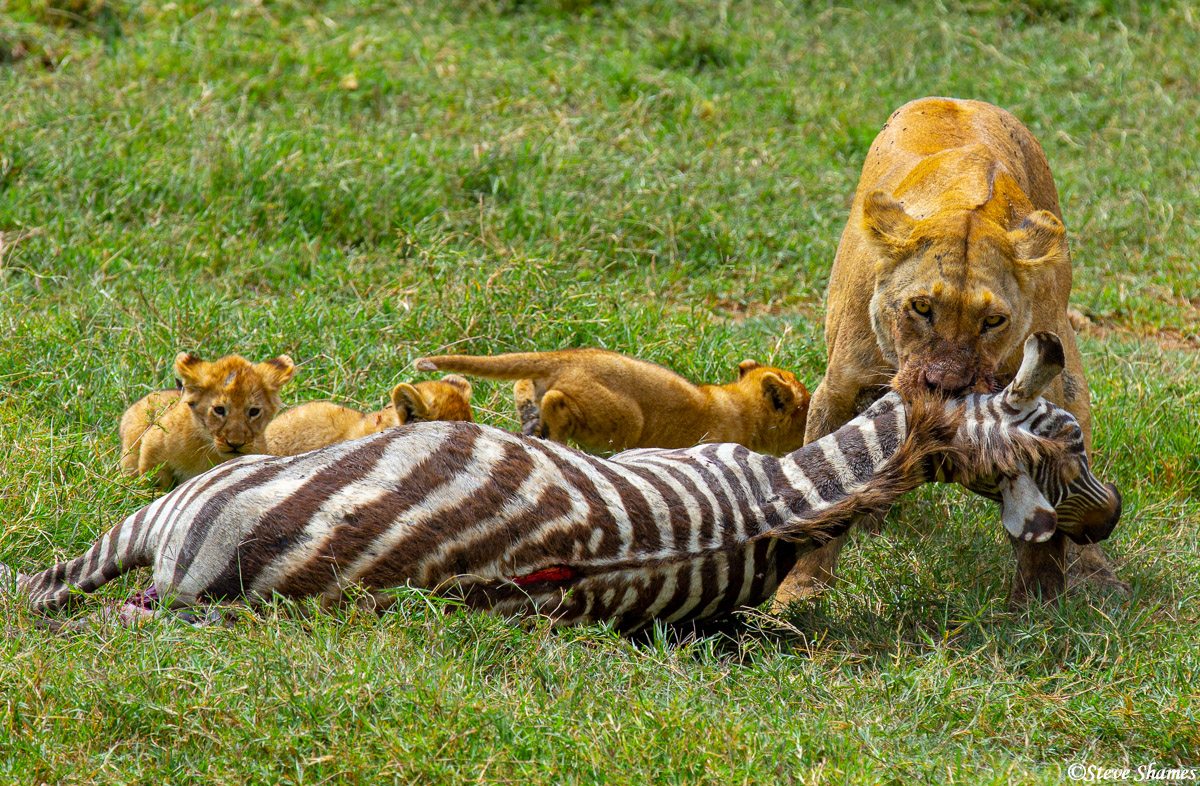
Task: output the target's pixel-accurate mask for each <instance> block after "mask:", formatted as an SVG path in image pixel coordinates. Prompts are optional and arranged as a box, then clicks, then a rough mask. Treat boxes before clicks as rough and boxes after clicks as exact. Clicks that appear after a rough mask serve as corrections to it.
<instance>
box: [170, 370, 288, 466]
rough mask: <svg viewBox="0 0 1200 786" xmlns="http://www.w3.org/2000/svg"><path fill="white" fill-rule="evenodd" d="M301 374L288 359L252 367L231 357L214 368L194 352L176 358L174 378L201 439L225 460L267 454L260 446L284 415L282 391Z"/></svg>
mask: <svg viewBox="0 0 1200 786" xmlns="http://www.w3.org/2000/svg"><path fill="white" fill-rule="evenodd" d="M295 373H296V367H295V365H294V364H293V363H292V359H291V358H290V357H288V356H287V355H280V356H279V357H277V358H273V359H271V360H268V361H266V362H265V363H251V362H250V361H248V360H246V359H245V358H244V357H242V356H241V355H226V356H225V357H223V358H221V359H220V360H215V361H213V362H211V363H208V362H205V361H203V360H201V359H200V358H198V357H196V356H195V355H193V354H191V353H189V352H180V353H179V354H178V355H176V356H175V375H176V376H178V377H179V379H180V381H181V382H182V383H183V401H184V403H186V404H187V405H188V407H190V408H191V410H192V415H193V416H194V417H195V419H196V422H197V424H198V425H200V426H202V427H203V428H202V433H206V434H208V435H209V436H210V437H211V439H212V443H213V447H214V448H216V450H217V452H218V453H220V454H222V455H223V456H225V457H226V458H232V457H233V456H238V455H243V454H246V453H256V452H262V451H263V450H265V447H264V446H262V445H256V444H255V443H256V442H258V441H259V438H260V437H261V436H262V433H263V429H265V428H266V427H267V423H269V422H270V421H271V418H273V417H275V413H276V412H278V411H279V389H280V388H281V387H283V385H284V384H286V383H287V382H288V381H289V380H290V379H291V378H292V377H293V376H294V375H295Z"/></svg>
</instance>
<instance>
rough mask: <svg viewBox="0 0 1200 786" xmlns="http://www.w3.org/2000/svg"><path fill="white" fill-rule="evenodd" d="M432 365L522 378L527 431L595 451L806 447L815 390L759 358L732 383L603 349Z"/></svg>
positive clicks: (519, 390)
mask: <svg viewBox="0 0 1200 786" xmlns="http://www.w3.org/2000/svg"><path fill="white" fill-rule="evenodd" d="M417 368H418V369H421V370H422V371H437V370H444V371H458V372H460V373H464V374H474V375H476V376H481V377H491V378H493V379H515V380H518V382H517V384H516V385H515V386H514V387H513V393H514V398H515V400H516V405H517V413H518V415H519V416H520V419H521V432H522V433H523V434H526V435H529V436H539V437H548V438H550V439H552V440H554V441H555V442H566V441H567V440H574V441H575V442H576V443H578V444H579V445H580V446H581V447H583V448H584V449H586V450H591V451H600V450H628V449H629V448H686V447H691V446H692V445H697V444H700V443H701V442H734V443H737V444H739V445H744V446H745V447H748V448H750V449H751V450H753V451H756V452H759V453H771V454H774V455H782V454H784V453H788V452H790V451H793V450H796V449H797V448H799V447H800V446H801V445H803V444H804V424H805V420H806V418H807V415H808V390H807V389H806V388H805V387H804V385H802V384H801V383H800V382H799V380H797V379H796V377H795V376H794V375H793V374H792V373H791V372H789V371H784V370H783V369H779V368H772V367H770V366H763V365H761V364H759V363H758V361H755V360H744V361H742V362H741V363H740V364H739V365H738V380H737V382H731V383H729V384H727V385H700V386H698V387H697V386H696V385H693V384H692V383H691V382H688V381H687V380H686V379H684V378H683V377H681V376H679V375H678V374H676V373H674V372H673V371H669V370H667V369H665V368H663V367H662V366H659V365H656V364H654V363H647V362H646V361H644V360H635V359H634V358H629V357H625V356H623V355H618V354H617V353H615V352H609V351H607V350H603V349H566V350H562V351H559V352H520V353H512V354H507V355H495V356H491V357H479V356H472V355H438V356H436V357H428V358H421V359H420V360H418V361H417Z"/></svg>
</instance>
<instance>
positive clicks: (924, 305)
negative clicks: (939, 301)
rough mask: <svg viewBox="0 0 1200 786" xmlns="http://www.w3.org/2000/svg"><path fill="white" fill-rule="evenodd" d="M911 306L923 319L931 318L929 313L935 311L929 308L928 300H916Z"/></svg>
mask: <svg viewBox="0 0 1200 786" xmlns="http://www.w3.org/2000/svg"><path fill="white" fill-rule="evenodd" d="M910 305H911V306H912V310H913V311H915V312H917V313H918V314H920V315H921V316H923V317H927V316H929V312H930V311H932V310H933V309H931V308H930V307H929V301H927V300H914V301H913V302H912V303H911V304H910Z"/></svg>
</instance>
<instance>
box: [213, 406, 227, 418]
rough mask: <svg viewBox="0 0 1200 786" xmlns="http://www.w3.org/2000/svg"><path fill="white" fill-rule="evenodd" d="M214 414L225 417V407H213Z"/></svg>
mask: <svg viewBox="0 0 1200 786" xmlns="http://www.w3.org/2000/svg"><path fill="white" fill-rule="evenodd" d="M213 414H214V415H216V416H217V417H222V418H223V417H225V407H213Z"/></svg>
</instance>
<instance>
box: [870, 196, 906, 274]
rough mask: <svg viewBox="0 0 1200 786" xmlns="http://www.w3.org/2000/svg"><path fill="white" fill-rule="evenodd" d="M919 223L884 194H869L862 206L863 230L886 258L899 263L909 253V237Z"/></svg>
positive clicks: (901, 206)
mask: <svg viewBox="0 0 1200 786" xmlns="http://www.w3.org/2000/svg"><path fill="white" fill-rule="evenodd" d="M916 223H917V222H916V221H914V220H913V217H912V216H910V215H909V214H908V213H905V212H904V206H903V205H901V204H900V203H899V202H897V201H896V200H895V199H893V198H892V197H890V196H888V195H887V194H885V193H884V192H883V191H872V192H871V193H869V194H867V200H866V201H865V202H864V203H863V229H865V230H866V231H867V236H868V237H870V238H871V240H872V242H873V243H874V244H875V246H876V248H877V249H878V250H880V251H882V252H883V255H884V257H886V258H887V259H888V260H891V261H893V262H896V261H899V260H900V259H901V258H903V257H904V255H905V253H906V252H907V251H908V238H909V236H910V235H912V230H913V226H914V225H916Z"/></svg>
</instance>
